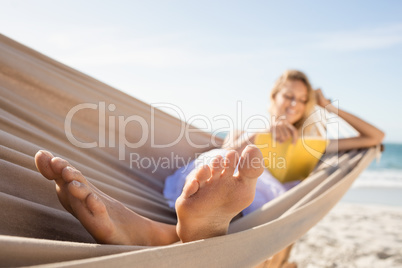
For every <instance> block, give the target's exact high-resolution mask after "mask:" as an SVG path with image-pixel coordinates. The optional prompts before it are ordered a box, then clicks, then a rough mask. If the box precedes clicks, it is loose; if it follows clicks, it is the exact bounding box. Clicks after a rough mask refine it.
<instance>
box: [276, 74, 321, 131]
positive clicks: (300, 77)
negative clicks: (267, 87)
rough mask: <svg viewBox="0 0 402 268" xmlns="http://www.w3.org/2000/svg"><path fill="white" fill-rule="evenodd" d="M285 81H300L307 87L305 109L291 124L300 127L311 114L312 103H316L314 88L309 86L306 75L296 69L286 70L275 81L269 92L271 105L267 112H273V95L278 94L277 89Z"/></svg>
mask: <svg viewBox="0 0 402 268" xmlns="http://www.w3.org/2000/svg"><path fill="white" fill-rule="evenodd" d="M287 81H301V82H302V83H303V84H304V85H305V86H306V87H307V103H306V105H305V110H304V113H303V115H302V117H301V118H300V119H299V120H298V121H297V122H295V123H294V124H293V125H294V126H295V127H296V128H297V129H301V127H302V126H303V123H304V122H305V121H306V119H307V118H308V116H309V115H310V114H311V112H312V111H313V108H314V105H315V103H316V101H315V94H314V90H313V88H312V87H311V84H310V81H309V80H308V78H307V76H306V75H305V74H304V73H303V72H300V71H297V70H286V71H285V72H284V73H283V74H282V75H281V76H280V77H279V78H278V79H277V80H276V82H275V84H274V86H273V88H272V90H271V94H270V99H271V105H270V108H269V112H270V113H271V115H274V114H273V111H275V108H276V107H275V96H276V94H278V92H279V91H281V90H282V88H283V86H284V85H285V83H286V82H287Z"/></svg>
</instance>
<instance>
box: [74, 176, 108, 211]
mask: <svg viewBox="0 0 402 268" xmlns="http://www.w3.org/2000/svg"><path fill="white" fill-rule="evenodd" d="M68 190H69V192H70V194H71V196H73V197H74V198H76V199H77V200H78V201H80V203H81V204H79V205H72V207H73V210H74V212H75V214H76V215H78V216H79V217H81V219H85V214H86V213H87V209H88V211H89V212H90V213H91V214H92V215H93V216H97V215H102V214H103V213H106V207H105V204H104V203H103V202H102V200H101V199H100V198H99V197H98V195H97V194H95V193H94V192H93V191H92V190H91V189H90V188H89V187H88V186H86V185H85V184H83V183H80V182H79V181H72V182H70V183H69V184H68ZM82 204H85V205H82Z"/></svg>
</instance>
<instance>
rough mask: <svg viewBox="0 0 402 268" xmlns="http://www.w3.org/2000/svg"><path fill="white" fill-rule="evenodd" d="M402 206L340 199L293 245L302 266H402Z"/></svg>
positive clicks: (308, 267) (293, 253) (292, 256)
mask: <svg viewBox="0 0 402 268" xmlns="http://www.w3.org/2000/svg"><path fill="white" fill-rule="evenodd" d="M401 227H402V207H391V206H378V205H366V204H352V203H344V202H341V203H339V204H338V205H337V206H336V207H335V208H334V209H333V210H332V211H331V212H330V213H329V214H328V215H327V216H326V217H325V218H324V219H323V220H322V221H321V222H320V223H318V224H317V225H316V226H315V227H314V228H313V229H311V230H310V231H309V232H308V233H307V234H306V235H304V236H303V237H302V238H301V239H300V240H299V241H297V242H296V244H295V245H294V247H293V250H292V253H291V258H290V261H294V262H296V263H297V264H298V267H300V268H314V267H317V268H318V267H320V268H322V267H362V268H367V267H376V268H381V267H384V268H388V267H402V231H401V230H402V229H401Z"/></svg>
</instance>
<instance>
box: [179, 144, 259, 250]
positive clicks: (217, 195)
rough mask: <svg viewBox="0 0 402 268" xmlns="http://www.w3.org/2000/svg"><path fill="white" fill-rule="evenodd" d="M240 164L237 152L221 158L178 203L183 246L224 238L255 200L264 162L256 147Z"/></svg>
mask: <svg viewBox="0 0 402 268" xmlns="http://www.w3.org/2000/svg"><path fill="white" fill-rule="evenodd" d="M238 162H239V157H238V154H237V153H236V152H235V151H230V152H228V153H227V155H226V157H225V158H223V157H221V156H217V157H216V158H215V159H213V160H212V162H211V164H210V166H208V165H205V166H203V167H202V168H201V169H199V170H198V171H197V172H196V173H195V175H194V178H192V179H191V180H189V181H188V182H187V183H186V185H185V186H184V189H183V192H182V194H181V196H180V197H179V198H178V199H177V201H176V212H177V216H178V224H177V226H176V229H177V234H178V236H179V238H180V240H181V241H182V242H189V241H194V240H199V239H204V238H210V237H215V236H220V235H224V234H226V233H227V230H228V227H229V223H230V221H231V220H232V218H233V217H235V216H236V215H237V214H238V213H240V212H241V211H242V210H243V209H245V208H246V207H248V206H249V205H250V204H251V203H252V202H253V199H254V195H255V186H256V183H257V178H258V177H259V176H260V175H261V173H262V172H263V170H264V168H263V158H262V154H261V152H260V150H259V149H258V148H257V147H255V146H247V147H246V148H245V149H244V150H243V152H242V156H241V159H240V163H239V167H238V170H239V172H238V174H233V173H234V172H235V169H236V166H237V163H238Z"/></svg>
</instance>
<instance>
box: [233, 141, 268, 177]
mask: <svg viewBox="0 0 402 268" xmlns="http://www.w3.org/2000/svg"><path fill="white" fill-rule="evenodd" d="M263 171H264V159H263V156H262V153H261V151H260V149H258V148H257V147H256V146H254V145H248V146H247V147H246V148H245V149H244V150H243V152H242V154H241V159H240V162H239V175H240V176H241V177H246V178H253V179H255V178H258V177H259V176H260V175H261V174H262V172H263Z"/></svg>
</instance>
